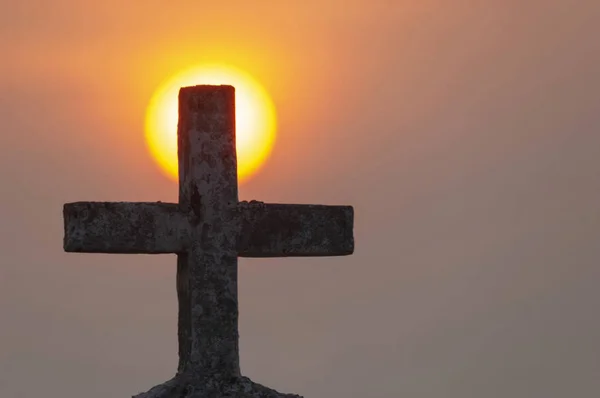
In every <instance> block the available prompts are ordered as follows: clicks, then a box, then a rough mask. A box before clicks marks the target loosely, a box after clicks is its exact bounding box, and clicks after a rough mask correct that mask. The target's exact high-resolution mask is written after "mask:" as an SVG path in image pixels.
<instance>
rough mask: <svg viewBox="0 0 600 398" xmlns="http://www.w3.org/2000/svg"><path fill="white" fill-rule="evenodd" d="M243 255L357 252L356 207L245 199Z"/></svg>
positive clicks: (242, 213) (284, 255) (240, 205)
mask: <svg viewBox="0 0 600 398" xmlns="http://www.w3.org/2000/svg"><path fill="white" fill-rule="evenodd" d="M239 208H240V210H241V222H242V230H241V234H240V237H239V239H238V253H239V256H240V257H302V256H343V255H348V254H352V253H353V252H354V235H353V223H354V210H353V208H352V206H325V205H295V204H272V203H269V204H265V203H261V202H254V203H253V202H250V203H245V202H242V203H240V204H239Z"/></svg>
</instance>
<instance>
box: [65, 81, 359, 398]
mask: <svg viewBox="0 0 600 398" xmlns="http://www.w3.org/2000/svg"><path fill="white" fill-rule="evenodd" d="M177 137H178V157H179V203H176V204H172V203H161V202H157V203H150V202H141V203H129V202H75V203H67V204H65V205H64V209H63V214H64V227H65V236H64V250H65V251H67V252H86V253H151V254H157V253H176V254H177V296H178V301H179V319H178V340H179V365H178V369H177V373H176V375H175V377H174V378H173V379H172V380H170V381H168V382H166V383H163V384H161V385H159V386H157V387H154V388H152V389H151V390H150V391H148V392H146V393H143V394H140V395H138V396H137V397H140V398H142V397H143V398H159V397H160V398H167V397H189V398H191V397H194V398H195V397H198V398H200V397H202V398H208V397H211V398H218V397H225V396H227V397H265V398H266V397H269V398H279V397H292V396H293V397H297V396H296V395H290V394H281V393H279V392H277V391H275V390H272V389H270V388H267V387H264V386H262V385H260V384H257V383H254V382H252V381H250V380H249V379H248V378H245V377H243V376H242V375H241V373H240V365H239V347H238V341H239V335H238V298H237V293H238V292H237V290H238V288H237V258H238V257H288V256H339V255H348V254H352V253H353V251H354V238H353V209H352V207H350V206H325V205H292V204H265V203H262V202H256V201H251V202H239V201H238V185H237V160H236V148H235V91H234V88H233V87H231V86H195V87H184V88H182V89H181V90H180V92H179V123H178V131H177Z"/></svg>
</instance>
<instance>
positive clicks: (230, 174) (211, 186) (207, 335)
mask: <svg viewBox="0 0 600 398" xmlns="http://www.w3.org/2000/svg"><path fill="white" fill-rule="evenodd" d="M234 96H235V93H234V89H233V87H231V86H217V87H202V86H200V87H191V88H183V89H181V91H180V93H179V124H178V140H179V141H178V151H179V206H180V209H181V211H183V212H187V213H188V214H189V220H190V223H191V224H192V225H193V226H194V228H193V232H192V240H191V244H190V247H189V248H188V251H187V253H186V254H180V255H179V257H180V258H179V261H178V272H180V273H181V274H182V275H178V279H180V284H182V285H185V284H186V283H187V284H188V286H187V288H186V289H184V290H185V291H187V292H189V297H185V294H184V297H182V298H183V306H184V308H183V309H182V310H183V311H189V315H188V314H185V313H184V314H181V315H180V316H183V317H188V316H189V318H190V319H189V322H190V324H189V327H190V330H187V331H186V334H187V333H190V334H189V336H183V337H184V338H188V339H189V340H190V342H189V344H190V347H189V348H187V347H186V348H185V350H186V351H187V350H189V353H187V352H184V353H183V356H184V357H185V356H187V355H189V358H188V359H187V360H188V364H187V366H189V369H185V370H189V371H190V373H191V374H192V375H193V376H194V377H198V378H205V377H212V378H227V379H231V378H234V377H238V376H240V367H239V354H238V301H237V248H236V240H237V235H238V225H239V223H237V222H236V221H237V219H236V213H237V204H238V187H237V164H236V163H237V162H236V148H235V103H234ZM186 279H187V281H186ZM188 300H189V304H188ZM187 305H189V309H188V308H185V307H186V306H187ZM183 322H185V320H183ZM187 327H188V326H187V325H186V328H187ZM185 344H187V343H186V342H183V345H185ZM181 366H183V367H184V368H185V367H186V364H185V363H183V364H181Z"/></svg>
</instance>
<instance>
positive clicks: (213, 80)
mask: <svg viewBox="0 0 600 398" xmlns="http://www.w3.org/2000/svg"><path fill="white" fill-rule="evenodd" d="M199 84H214V85H219V84H227V85H232V86H234V87H235V118H236V147H237V164H238V181H240V182H243V181H246V180H247V179H248V178H249V177H251V176H252V175H254V174H255V173H256V172H257V171H258V170H259V169H260V167H261V166H262V165H263V164H264V162H265V161H266V160H267V158H268V157H269V155H270V153H271V150H272V148H273V144H274V142H275V128H276V115H275V106H274V105H273V102H272V100H271V99H270V97H269V95H268V94H267V92H266V91H265V89H264V88H263V87H262V86H261V85H260V84H259V83H258V82H257V81H256V80H254V79H253V78H252V77H251V76H250V75H248V74H247V73H245V72H243V71H241V70H239V69H236V68H234V67H231V66H226V65H200V66H196V67H193V68H190V69H187V70H184V71H182V72H180V73H178V74H176V75H175V76H173V77H171V78H169V79H167V80H166V81H165V82H163V83H162V84H161V85H160V86H159V88H158V89H157V90H156V92H155V93H154V95H153V96H152V98H151V100H150V103H149V105H148V109H147V111H146V120H145V134H146V143H147V145H148V150H149V152H150V154H151V155H152V157H153V158H154V160H155V161H156V163H157V164H158V165H159V166H160V168H161V170H162V171H163V172H164V173H165V174H166V175H167V176H168V177H170V178H172V179H175V180H177V178H178V161H177V120H178V115H177V111H178V95H179V89H180V88H181V87H186V86H196V85H199Z"/></svg>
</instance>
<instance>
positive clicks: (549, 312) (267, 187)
mask: <svg viewBox="0 0 600 398" xmlns="http://www.w3.org/2000/svg"><path fill="white" fill-rule="evenodd" d="M215 3H217V2H215ZM222 3H223V4H220V5H210V3H207V2H198V1H181V2H178V5H167V3H165V2H162V1H161V2H159V1H144V2H141V1H139V2H120V1H119V2H116V1H105V2H87V1H74V0H72V1H67V0H59V1H54V2H47V1H22V2H10V1H0V57H1V59H2V61H1V62H0V72H1V73H0V181H2V187H1V188H0V189H1V192H2V193H1V195H0V203H1V204H2V206H0V220H2V221H1V223H0V396H1V397H3V398H4V397H6V398H21V397H23V398H29V397H35V396H40V395H43V396H45V397H48V398H54V397H56V398H64V397H81V396H85V397H87V398H101V397H102V398H106V397H126V396H131V395H133V394H134V393H138V392H141V391H145V390H147V389H148V388H150V387H152V386H153V385H155V384H158V383H160V382H162V381H164V380H166V379H168V378H170V377H171V376H172V375H173V373H174V371H175V369H176V361H177V357H176V354H177V351H176V296H175V280H174V278H175V257H174V256H169V255H164V256H143V255H140V256H126V255H92V254H81V255H77V254H66V253H63V252H62V214H61V211H62V204H63V203H64V202H70V201H78V200H114V201H119V200H129V201H156V200H162V201H174V200H176V194H177V187H176V184H175V183H173V182H172V181H170V180H169V179H167V178H165V177H164V176H163V175H162V174H161V173H160V171H159V170H158V169H157V168H156V166H155V165H154V163H153V161H152V159H151V158H150V157H149V155H148V154H147V151H146V147H145V144H144V136H143V118H144V111H145V107H146V106H147V103H148V100H149V99H150V96H151V95H152V92H153V91H154V90H155V89H156V87H157V86H158V85H159V84H160V82H161V81H162V80H163V79H165V78H167V77H169V76H170V75H172V74H173V73H175V72H177V71H178V70H179V69H182V68H184V67H186V66H190V65H193V64H195V63H201V62H204V61H207V60H213V61H214V60H221V61H223V62H226V63H231V64H234V65H236V66H239V67H241V68H243V69H245V70H247V71H248V72H249V73H251V74H252V75H253V76H255V77H256V78H257V80H259V81H261V82H262V83H263V85H264V86H265V88H266V89H267V91H268V92H269V93H270V94H271V96H272V98H273V100H274V102H275V105H276V107H277V111H278V118H279V124H278V137H277V142H276V146H275V149H274V152H273V155H272V156H271V158H270V159H269V160H268V163H267V164H266V165H265V167H264V168H263V170H262V171H261V172H260V173H259V174H258V175H256V176H255V177H254V178H253V179H252V180H250V181H249V182H247V183H246V184H244V185H243V186H242V187H241V188H240V197H241V199H247V200H249V199H258V200H264V201H270V202H284V203H325V204H350V205H353V206H354V207H355V214H356V225H355V236H356V253H355V255H353V256H351V257H342V258H305V259H252V260H250V259H241V260H240V312H241V314H240V334H241V340H240V343H241V361H242V372H243V373H244V374H245V375H247V376H250V377H251V378H253V379H254V380H256V381H258V382H261V383H264V384H267V385H269V386H272V387H274V388H277V389H280V390H282V391H286V392H287V391H289V392H295V393H299V394H302V395H305V396H306V397H315V398H318V397H331V398H342V397H343V398H353V397H356V398H359V397H360V398H362V397H370V398H390V397H411V398H432V397H444V398H464V397H485V398H506V397H511V398H564V397H593V396H598V395H600V376H599V375H600V345H599V344H598V341H599V340H598V339H599V337H600V317H598V309H597V303H598V302H599V300H600V289H598V281H599V280H600V279H599V278H600V267H599V264H600V244H598V239H599V236H600V210H599V203H600V133H599V127H600V116H599V115H600V77H599V75H598V71H599V70H600V47H599V44H598V37H600V3H598V2H596V1H592V0H589V1H586V0H582V1H577V2H572V1H566V0H563V1H553V0H546V1H534V0H532V1H519V2H517V1H503V2H500V1H491V0H490V1H466V0H459V1H452V2H448V1H441V0H419V1H416V0H415V1H412V0H406V1H400V0H398V1H383V0H370V1H349V2H347V3H345V4H344V5H342V2H341V1H340V2H329V3H328V4H325V3H326V2H323V1H312V0H309V1H302V2H300V1H297V2H292V1H290V2H277V4H274V3H275V2H272V3H271V2H266V1H265V2H261V1H258V2H241V1H240V2H222ZM248 3H252V4H248ZM333 4H335V5H333Z"/></svg>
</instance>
